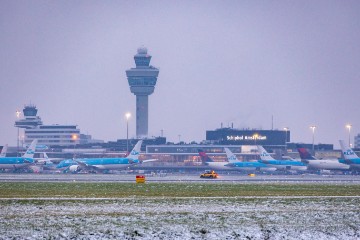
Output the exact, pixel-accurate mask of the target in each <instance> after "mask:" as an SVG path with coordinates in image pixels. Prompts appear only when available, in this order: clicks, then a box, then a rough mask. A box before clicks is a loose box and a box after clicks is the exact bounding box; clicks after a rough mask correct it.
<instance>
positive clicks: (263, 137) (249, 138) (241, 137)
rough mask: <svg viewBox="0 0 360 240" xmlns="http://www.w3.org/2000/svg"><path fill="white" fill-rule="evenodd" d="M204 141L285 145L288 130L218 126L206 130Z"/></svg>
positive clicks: (288, 140)
mask: <svg viewBox="0 0 360 240" xmlns="http://www.w3.org/2000/svg"><path fill="white" fill-rule="evenodd" d="M206 141H209V142H211V143H215V144H226V145H262V146H266V147H285V146H286V144H287V143H288V142H290V131H289V130H259V129H235V128H219V129H216V130H210V131H206Z"/></svg>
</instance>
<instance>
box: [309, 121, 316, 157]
mask: <svg viewBox="0 0 360 240" xmlns="http://www.w3.org/2000/svg"><path fill="white" fill-rule="evenodd" d="M310 129H311V130H312V152H313V154H314V150H315V149H314V141H315V129H316V126H315V125H313V126H310Z"/></svg>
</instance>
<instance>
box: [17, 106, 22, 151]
mask: <svg viewBox="0 0 360 240" xmlns="http://www.w3.org/2000/svg"><path fill="white" fill-rule="evenodd" d="M20 114H21V112H20V111H19V110H16V118H17V120H18V121H19V118H20ZM19 139H20V133H19V127H17V155H16V156H18V155H19Z"/></svg>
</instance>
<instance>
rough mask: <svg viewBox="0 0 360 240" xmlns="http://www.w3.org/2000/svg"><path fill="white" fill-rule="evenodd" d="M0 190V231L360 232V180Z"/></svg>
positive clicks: (247, 235)
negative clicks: (352, 182) (353, 182)
mask: <svg viewBox="0 0 360 240" xmlns="http://www.w3.org/2000/svg"><path fill="white" fill-rule="evenodd" d="M11 189H12V190H13V191H12V193H11V191H10V190H11ZM119 191H121V193H119V194H116V192H119ZM0 194H1V195H0V197H1V199H0V203H1V209H0V239H215V238H217V239H327V240H329V239H359V238H360V185H356V184H350V185H347V184H335V185H331V184H330V185H329V184H288V183H287V184H275V183H272V184H229V183H215V184H211V183H210V184H209V183H151V184H134V183H125V184H124V183H117V184H116V183H111V184H109V183H93V184H89V183H52V184H46V183H41V184H40V183H0Z"/></svg>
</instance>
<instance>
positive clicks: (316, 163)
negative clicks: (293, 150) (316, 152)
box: [298, 148, 350, 170]
mask: <svg viewBox="0 0 360 240" xmlns="http://www.w3.org/2000/svg"><path fill="white" fill-rule="evenodd" d="M298 152H299V154H300V158H301V161H302V162H303V163H306V164H307V165H308V170H310V169H314V170H349V168H350V166H349V165H346V164H344V163H341V162H339V161H338V160H335V159H334V160H332V159H317V158H315V157H314V156H311V154H310V152H309V151H308V150H307V149H305V148H298Z"/></svg>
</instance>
